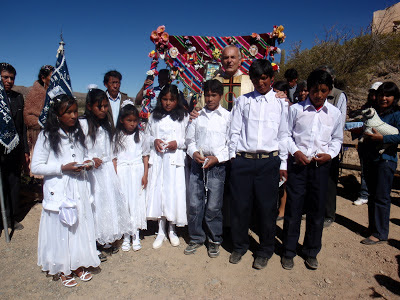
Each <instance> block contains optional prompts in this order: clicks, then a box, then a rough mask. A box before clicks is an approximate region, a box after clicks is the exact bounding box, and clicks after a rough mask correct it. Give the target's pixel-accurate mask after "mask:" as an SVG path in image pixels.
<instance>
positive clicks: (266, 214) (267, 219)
mask: <svg viewBox="0 0 400 300" xmlns="http://www.w3.org/2000/svg"><path fill="white" fill-rule="evenodd" d="M249 75H250V79H251V81H252V83H253V85H254V88H255V91H254V92H251V93H248V94H245V95H242V96H240V97H239V98H238V99H237V100H236V103H235V106H234V108H233V111H232V122H231V132H230V142H229V157H230V158H231V162H232V169H231V177H230V187H231V193H232V202H231V235H232V243H233V252H232V254H231V256H230V257H229V262H230V263H232V264H237V263H238V262H239V261H240V260H241V258H242V256H243V255H244V254H245V253H246V252H247V250H248V248H249V235H248V230H249V225H250V219H251V216H252V212H253V210H254V211H255V216H256V218H257V220H256V221H257V224H258V234H259V238H260V245H259V247H258V249H257V251H256V252H255V257H256V258H255V260H254V263H253V268H255V269H263V268H265V267H266V266H267V263H268V260H269V258H270V257H271V256H272V254H273V253H274V246H275V228H276V217H277V215H278V209H277V201H278V196H279V190H278V188H279V186H278V185H279V178H280V177H281V178H282V177H285V178H287V175H286V160H287V145H286V143H287V137H288V131H287V105H286V104H285V100H284V99H280V98H276V97H275V92H274V91H273V90H272V89H271V82H272V81H273V78H274V71H273V69H272V66H271V63H270V62H269V61H267V60H265V59H257V60H255V61H254V62H253V63H252V65H251V66H250V69H249Z"/></svg>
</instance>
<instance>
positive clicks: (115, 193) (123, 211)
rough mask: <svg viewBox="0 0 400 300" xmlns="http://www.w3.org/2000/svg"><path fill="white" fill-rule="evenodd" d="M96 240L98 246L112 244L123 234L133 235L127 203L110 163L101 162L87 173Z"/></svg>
mask: <svg viewBox="0 0 400 300" xmlns="http://www.w3.org/2000/svg"><path fill="white" fill-rule="evenodd" d="M89 178H90V183H91V188H92V195H94V202H93V215H94V224H95V232H96V240H97V242H99V243H100V244H102V245H104V244H109V243H113V242H115V241H116V240H119V239H121V238H122V237H123V235H124V234H126V233H127V234H130V235H132V234H133V231H132V225H131V221H130V216H129V210H128V203H127V201H126V199H125V197H124V195H123V193H122V191H121V184H120V182H119V178H118V176H117V174H116V173H115V169H114V165H113V163H112V162H111V161H109V162H103V164H102V165H101V166H100V167H99V168H98V169H94V170H93V171H92V172H90V173H89Z"/></svg>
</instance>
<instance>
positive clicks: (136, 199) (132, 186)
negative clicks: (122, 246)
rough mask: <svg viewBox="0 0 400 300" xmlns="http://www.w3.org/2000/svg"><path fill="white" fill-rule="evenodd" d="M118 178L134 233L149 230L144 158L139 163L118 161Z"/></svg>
mask: <svg viewBox="0 0 400 300" xmlns="http://www.w3.org/2000/svg"><path fill="white" fill-rule="evenodd" d="M117 170H118V178H119V180H120V182H121V188H122V193H123V194H124V196H125V199H127V201H128V206H129V214H130V217H131V225H132V231H133V232H136V231H137V230H138V229H147V220H146V190H145V189H142V177H143V174H144V165H143V161H142V158H141V157H140V160H139V161H138V162H125V161H122V162H121V163H120V162H119V161H118V167H117Z"/></svg>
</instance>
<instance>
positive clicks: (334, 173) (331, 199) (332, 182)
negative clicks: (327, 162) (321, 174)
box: [325, 155, 340, 220]
mask: <svg viewBox="0 0 400 300" xmlns="http://www.w3.org/2000/svg"><path fill="white" fill-rule="evenodd" d="M339 164H340V161H339V155H338V156H336V157H334V158H333V159H332V161H331V167H330V170H329V179H328V199H327V200H326V209H325V218H328V219H332V220H335V214H336V195H337V184H338V180H339Z"/></svg>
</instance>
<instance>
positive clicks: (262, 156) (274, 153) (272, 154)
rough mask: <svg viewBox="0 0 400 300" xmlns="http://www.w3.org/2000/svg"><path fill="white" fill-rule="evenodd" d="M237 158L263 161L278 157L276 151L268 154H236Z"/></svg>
mask: <svg viewBox="0 0 400 300" xmlns="http://www.w3.org/2000/svg"><path fill="white" fill-rule="evenodd" d="M236 155H237V156H241V157H243V158H250V159H265V158H270V157H273V156H278V151H272V152H269V153H266V152H260V153H249V152H238V153H236Z"/></svg>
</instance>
